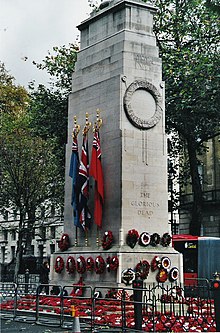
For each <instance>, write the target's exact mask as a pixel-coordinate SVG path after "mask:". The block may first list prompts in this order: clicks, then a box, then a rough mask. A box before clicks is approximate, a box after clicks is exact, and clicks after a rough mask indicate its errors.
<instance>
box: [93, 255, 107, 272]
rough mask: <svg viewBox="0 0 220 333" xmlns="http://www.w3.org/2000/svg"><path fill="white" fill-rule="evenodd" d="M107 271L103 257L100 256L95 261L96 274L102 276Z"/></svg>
mask: <svg viewBox="0 0 220 333" xmlns="http://www.w3.org/2000/svg"><path fill="white" fill-rule="evenodd" d="M104 271H105V260H104V259H103V258H102V256H98V257H97V258H96V259H95V272H96V274H102V273H104Z"/></svg>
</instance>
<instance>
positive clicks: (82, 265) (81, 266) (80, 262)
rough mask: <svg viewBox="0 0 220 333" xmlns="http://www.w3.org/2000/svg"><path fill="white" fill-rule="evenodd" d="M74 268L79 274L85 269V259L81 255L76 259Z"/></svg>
mask: <svg viewBox="0 0 220 333" xmlns="http://www.w3.org/2000/svg"><path fill="white" fill-rule="evenodd" d="M76 270H77V272H78V273H79V274H83V273H85V271H86V260H85V258H84V257H83V256H80V257H79V258H77V260H76Z"/></svg>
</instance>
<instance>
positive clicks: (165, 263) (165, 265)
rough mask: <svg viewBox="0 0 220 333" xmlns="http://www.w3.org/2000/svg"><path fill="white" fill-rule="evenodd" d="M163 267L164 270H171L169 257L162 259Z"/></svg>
mask: <svg viewBox="0 0 220 333" xmlns="http://www.w3.org/2000/svg"><path fill="white" fill-rule="evenodd" d="M161 266H162V268H164V269H166V270H169V269H170V266H171V260H170V259H169V258H168V257H162V258H161Z"/></svg>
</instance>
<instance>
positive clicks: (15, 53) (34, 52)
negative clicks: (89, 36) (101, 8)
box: [0, 0, 91, 87]
mask: <svg viewBox="0 0 220 333" xmlns="http://www.w3.org/2000/svg"><path fill="white" fill-rule="evenodd" d="M90 11H91V9H90V7H89V5H88V0H0V61H2V62H4V63H5V65H6V68H7V70H9V71H10V74H11V75H13V76H14V77H15V78H16V83H17V84H21V85H24V86H25V87H27V85H28V82H30V81H32V80H35V81H36V83H44V84H45V83H46V81H47V80H48V79H47V76H46V74H44V73H43V72H42V71H40V70H38V69H37V68H36V67H35V66H34V65H33V64H32V61H33V60H35V61H37V62H40V61H41V60H42V59H44V57H45V56H46V55H47V53H48V51H49V50H52V48H53V46H62V45H68V44H69V43H74V42H75V41H76V38H77V35H79V31H78V29H77V28H76V26H77V25H78V24H80V23H81V22H82V21H83V20H85V19H87V18H88V17H89V13H90ZM26 57H27V60H26V61H25V59H26Z"/></svg>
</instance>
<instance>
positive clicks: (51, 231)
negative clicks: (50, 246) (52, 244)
mask: <svg viewBox="0 0 220 333" xmlns="http://www.w3.org/2000/svg"><path fill="white" fill-rule="evenodd" d="M50 237H51V238H52V239H55V238H56V227H55V226H52V227H50Z"/></svg>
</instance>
